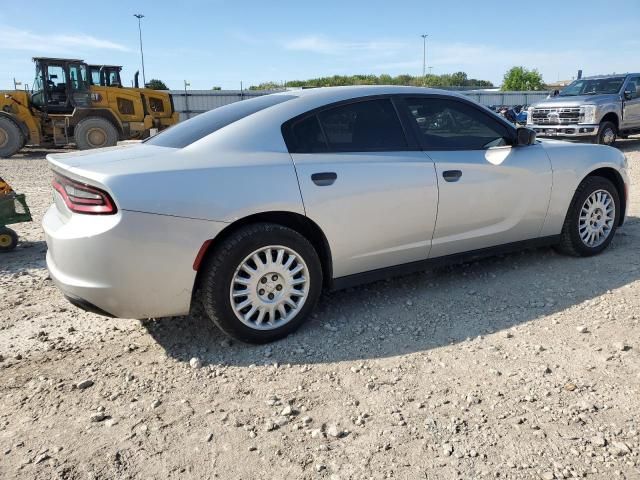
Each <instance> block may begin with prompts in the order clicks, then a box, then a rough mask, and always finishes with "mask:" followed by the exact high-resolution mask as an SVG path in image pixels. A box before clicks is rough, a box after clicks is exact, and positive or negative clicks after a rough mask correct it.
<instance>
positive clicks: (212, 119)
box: [145, 95, 296, 148]
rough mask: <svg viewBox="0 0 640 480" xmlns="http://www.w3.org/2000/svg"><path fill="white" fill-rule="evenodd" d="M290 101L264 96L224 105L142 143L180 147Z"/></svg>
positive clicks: (290, 96)
mask: <svg viewBox="0 0 640 480" xmlns="http://www.w3.org/2000/svg"><path fill="white" fill-rule="evenodd" d="M293 98H296V97H295V96H294V95H265V96H263V97H256V98H252V99H250V100H243V101H240V102H235V103H232V104H230V105H225V106H223V107H219V108H216V109H214V110H210V111H208V112H206V113H203V114H200V115H198V116H197V117H193V118H190V119H189V120H185V121H184V122H180V123H178V124H177V125H174V126H173V127H171V128H168V129H167V130H164V131H163V132H161V133H159V134H158V135H155V136H153V137H151V138H149V139H148V140H147V141H146V142H145V143H147V144H149V145H157V146H159V147H170V148H184V147H186V146H187V145H191V144H192V143H194V142H196V141H198V140H200V139H201V138H204V137H206V136H207V135H209V134H211V133H213V132H215V131H216V130H220V129H221V128H224V127H226V126H227V125H230V124H232V123H233V122H237V121H238V120H241V119H242V118H245V117H248V116H249V115H253V114H254V113H256V112H259V111H260V110H264V109H266V108H269V107H273V106H274V105H278V104H279V103H283V102H286V101H287V100H291V99H293Z"/></svg>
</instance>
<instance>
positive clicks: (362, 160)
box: [283, 97, 438, 278]
mask: <svg viewBox="0 0 640 480" xmlns="http://www.w3.org/2000/svg"><path fill="white" fill-rule="evenodd" d="M283 132H284V133H285V138H286V140H287V145H288V147H289V151H290V152H291V156H292V158H293V162H294V165H295V168H296V173H297V175H298V181H299V184H300V191H301V193H302V199H303V203H304V208H305V212H306V215H307V216H308V217H309V218H310V219H311V220H313V221H314V222H315V223H317V224H318V226H319V227H320V228H321V229H322V231H323V232H324V234H325V235H326V237H327V241H328V243H329V246H330V248H331V255H332V259H333V276H334V278H338V277H343V276H347V275H352V274H356V273H360V272H365V271H370V270H375V269H379V268H384V267H389V266H394V265H399V264H403V263H409V262H414V261H419V260H425V259H426V258H427V256H428V254H429V246H430V243H431V237H432V234H433V229H434V226H435V219H436V211H437V202H438V190H437V180H436V176H435V169H434V165H433V162H432V161H431V160H430V159H429V158H428V157H426V156H425V155H424V154H423V153H422V152H421V151H420V150H421V149H420V148H419V147H418V146H417V145H416V144H415V140H414V145H413V146H411V145H410V142H409V141H408V140H407V138H406V135H405V130H404V128H403V126H402V125H401V123H400V120H399V118H398V115H397V111H396V108H395V106H394V104H393V102H392V100H391V99H390V98H388V97H382V98H373V99H371V98H368V99H362V100H357V101H350V102H348V103H341V104H337V105H333V106H329V107H326V108H324V109H320V110H318V111H313V112H310V113H308V114H305V115H303V116H300V117H297V118H295V119H293V120H291V121H290V122H288V123H287V124H285V125H284V126H283Z"/></svg>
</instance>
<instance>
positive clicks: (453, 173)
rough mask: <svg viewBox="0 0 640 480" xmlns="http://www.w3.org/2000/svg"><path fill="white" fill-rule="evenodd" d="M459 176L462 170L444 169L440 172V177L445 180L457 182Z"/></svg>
mask: <svg viewBox="0 0 640 480" xmlns="http://www.w3.org/2000/svg"><path fill="white" fill-rule="evenodd" d="M461 176H462V171H460V170H445V171H444V172H442V178H444V180H445V182H457V181H458V180H460V177H461Z"/></svg>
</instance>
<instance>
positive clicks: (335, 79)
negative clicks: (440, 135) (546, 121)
mask: <svg viewBox="0 0 640 480" xmlns="http://www.w3.org/2000/svg"><path fill="white" fill-rule="evenodd" d="M344 85H408V86H414V87H477V88H491V87H493V83H491V82H490V81H488V80H478V79H477V78H469V77H468V76H467V74H466V73H465V72H455V73H445V74H443V75H432V74H428V75H425V76H414V75H408V74H403V75H396V76H395V77H394V76H391V75H387V74H382V75H333V76H330V77H320V78H311V79H309V80H291V81H287V82H285V83H277V82H264V83H260V84H258V85H252V86H251V87H249V90H280V89H282V88H297V87H307V88H309V87H338V86H344ZM147 88H153V89H156V90H168V88H167V86H166V85H165V84H164V83H163V82H162V81H161V80H157V79H153V80H150V81H149V82H148V83H147ZM546 88H547V87H546V85H545V84H544V81H543V80H542V75H541V74H540V72H538V71H537V70H536V69H533V70H528V69H527V68H525V67H512V68H511V69H509V70H508V71H507V73H505V74H504V78H503V81H502V90H503V91H531V90H545V89H546ZM212 90H220V87H217V86H216V87H213V88H212Z"/></svg>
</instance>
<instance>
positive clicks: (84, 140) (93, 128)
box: [74, 117, 118, 150]
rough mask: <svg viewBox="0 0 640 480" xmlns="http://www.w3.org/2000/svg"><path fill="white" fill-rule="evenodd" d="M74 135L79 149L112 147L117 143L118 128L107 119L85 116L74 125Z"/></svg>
mask: <svg viewBox="0 0 640 480" xmlns="http://www.w3.org/2000/svg"><path fill="white" fill-rule="evenodd" d="M74 136H75V139H76V145H77V146H78V148H79V149H80V150H89V149H90V148H102V147H113V146H114V145H116V144H117V143H118V130H116V127H114V126H113V124H112V123H111V122H110V121H109V120H105V119H104V118H101V117H87V118H84V119H82V120H80V121H79V122H78V125H76V128H75V133H74Z"/></svg>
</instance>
